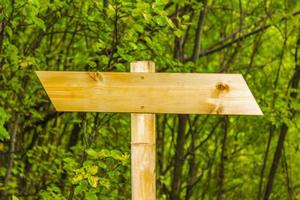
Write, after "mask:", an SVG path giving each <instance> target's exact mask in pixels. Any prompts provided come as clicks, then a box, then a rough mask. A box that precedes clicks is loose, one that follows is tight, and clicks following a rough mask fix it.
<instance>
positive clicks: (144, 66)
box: [131, 61, 156, 200]
mask: <svg viewBox="0 0 300 200" xmlns="http://www.w3.org/2000/svg"><path fill="white" fill-rule="evenodd" d="M131 72H155V65H154V63H153V62H148V61H144V62H142V61H140V62H133V63H131ZM155 136H156V135H155V114H141V113H138V114H131V186H132V187H131V189H132V200H155V199H156V173H155V163H156V161H155V157H156V155H155V152H156V151H155Z"/></svg>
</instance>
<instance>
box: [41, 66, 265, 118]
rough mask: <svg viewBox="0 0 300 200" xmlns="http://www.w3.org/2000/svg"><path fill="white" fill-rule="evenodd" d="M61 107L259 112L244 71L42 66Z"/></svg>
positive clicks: (47, 86)
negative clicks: (136, 70)
mask: <svg viewBox="0 0 300 200" xmlns="http://www.w3.org/2000/svg"><path fill="white" fill-rule="evenodd" d="M37 75H38V77H39V79H40V81H41V82H42V84H43V86H44V88H45V90H46V92H47V94H48V96H49V97H50V99H51V101H52V103H53V104H54V106H55V108H56V110H57V111H77V112H89V111H90V112H131V113H181V114H224V115H261V114H262V112H261V110H260V108H259V106H258V105H257V103H256V101H255V99H254V97H253V95H252V94H251V91H250V90H249V88H248V86H247V84H246V82H245V80H244V79H243V77H242V75H240V74H197V73H193V74H192V73H117V72H54V71H38V72H37Z"/></svg>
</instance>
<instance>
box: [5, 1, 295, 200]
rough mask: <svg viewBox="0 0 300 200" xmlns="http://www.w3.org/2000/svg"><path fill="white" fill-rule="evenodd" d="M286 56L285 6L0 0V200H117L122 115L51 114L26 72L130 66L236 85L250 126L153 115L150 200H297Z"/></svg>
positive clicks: (125, 127) (289, 57)
mask: <svg viewBox="0 0 300 200" xmlns="http://www.w3.org/2000/svg"><path fill="white" fill-rule="evenodd" d="M299 48H300V2H299V1H297V0H228V1H226V0H189V1H184V0H156V1H147V0H146V1H141V0H136V1H134V0H122V1H121V0H103V1H100V0H85V1H84V0H65V1H62V0H27V1H26V0H0V199H5V200H6V199H13V200H17V199H54V200H60V199H66V200H71V199H87V200H95V199H101V200H102V199H104V200H109V199H118V200H119V199H120V200H122V199H124V200H125V199H126V200H127V199H130V198H131V197H130V194H131V186H130V115H129V114H111V113H61V112H55V110H54V108H53V106H52V105H51V103H50V101H49V98H48V97H47V96H46V93H45V91H44V90H43V89H42V86H41V84H40V83H39V81H38V79H37V77H36V75H35V72H34V71H35V70H60V71H63V70H65V71H72V70H77V71H86V70H88V71H121V72H122V71H129V63H130V62H132V61H136V60H152V61H154V62H155V63H156V71H158V72H194V73H196V72H220V73H242V74H243V76H244V77H245V79H246V81H247V83H248V85H249V87H250V89H251V91H252V92H253V94H254V96H255V98H256V99H257V102H258V104H259V105H260V107H261V108H262V110H263V112H264V116H263V117H256V116H205V115H158V116H157V198H158V199H162V200H166V199H171V200H181V199H182V200H200V199H204V200H206V199H218V200H222V199H229V200H235V199H237V200H239V199H245V200H247V199H258V200H259V199H265V200H267V199H279V200H282V199H289V200H292V199H300V150H299V149H300V119H299V111H300V102H299V100H300V98H299V95H298V94H299V91H300V89H299V87H300V86H299V79H300V52H298V51H299ZM162 101H164V100H163V99H162Z"/></svg>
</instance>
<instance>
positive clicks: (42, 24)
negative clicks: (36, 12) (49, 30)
mask: <svg viewBox="0 0 300 200" xmlns="http://www.w3.org/2000/svg"><path fill="white" fill-rule="evenodd" d="M32 21H33V22H34V23H35V24H36V25H37V26H38V27H39V28H41V29H42V30H43V31H45V30H46V26H45V22H44V21H43V20H42V19H40V18H38V17H33V18H32Z"/></svg>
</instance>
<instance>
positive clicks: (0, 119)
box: [0, 107, 10, 141]
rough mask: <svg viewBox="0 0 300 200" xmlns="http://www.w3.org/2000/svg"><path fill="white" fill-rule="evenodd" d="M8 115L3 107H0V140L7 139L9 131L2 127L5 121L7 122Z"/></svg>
mask: <svg viewBox="0 0 300 200" xmlns="http://www.w3.org/2000/svg"><path fill="white" fill-rule="evenodd" d="M8 119H9V117H8V116H7V114H6V113H5V111H4V109H3V108H1V107H0V141H3V140H4V139H9V137H10V136H9V133H8V132H7V130H6V129H5V127H4V124H5V122H7V121H8Z"/></svg>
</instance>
